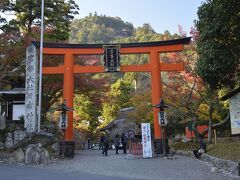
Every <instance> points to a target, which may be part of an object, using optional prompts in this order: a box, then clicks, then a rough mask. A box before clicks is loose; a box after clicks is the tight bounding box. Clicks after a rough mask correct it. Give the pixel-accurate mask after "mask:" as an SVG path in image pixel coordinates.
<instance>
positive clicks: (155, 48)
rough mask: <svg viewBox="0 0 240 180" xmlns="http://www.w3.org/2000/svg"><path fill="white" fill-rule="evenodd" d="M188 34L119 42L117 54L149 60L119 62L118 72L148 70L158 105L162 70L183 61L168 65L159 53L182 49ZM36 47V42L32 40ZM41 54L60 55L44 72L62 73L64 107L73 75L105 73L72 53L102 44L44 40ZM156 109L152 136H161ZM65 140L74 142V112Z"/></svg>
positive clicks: (93, 51) (95, 51)
mask: <svg viewBox="0 0 240 180" xmlns="http://www.w3.org/2000/svg"><path fill="white" fill-rule="evenodd" d="M190 39H191V38H190V37H188V38H182V39H175V40H168V41H157V42H144V43H123V44H119V45H120V47H121V48H120V54H149V55H150V63H148V64H142V65H122V66H121V68H120V71H121V72H150V73H151V82H152V83H151V84H152V104H153V105H155V104H158V103H159V100H160V97H161V96H162V86H161V71H182V70H184V66H183V63H176V64H167V63H162V62H161V61H160V57H159V53H166V52H177V51H182V50H183V47H184V46H183V45H185V44H189V43H190ZM34 44H35V46H39V43H34ZM43 54H45V55H63V56H64V65H60V66H57V67H43V71H42V73H43V74H63V76H64V80H63V98H64V99H66V100H67V106H68V107H71V108H73V94H74V74H78V73H104V72H105V71H104V67H103V66H80V65H75V64H74V55H102V54H103V44H56V43H44V45H43ZM158 112H159V109H157V108H153V114H154V137H155V139H161V138H162V133H161V129H160V126H159V124H158ZM65 141H66V142H69V143H70V142H73V112H71V111H69V112H68V127H67V129H66V133H65Z"/></svg>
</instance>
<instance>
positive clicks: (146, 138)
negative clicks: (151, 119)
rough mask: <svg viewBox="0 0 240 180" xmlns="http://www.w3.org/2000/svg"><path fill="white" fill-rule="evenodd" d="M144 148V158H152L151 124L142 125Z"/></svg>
mask: <svg viewBox="0 0 240 180" xmlns="http://www.w3.org/2000/svg"><path fill="white" fill-rule="evenodd" d="M141 127H142V146H143V157H144V158H146V157H152V142H151V128H150V123H142V124H141Z"/></svg>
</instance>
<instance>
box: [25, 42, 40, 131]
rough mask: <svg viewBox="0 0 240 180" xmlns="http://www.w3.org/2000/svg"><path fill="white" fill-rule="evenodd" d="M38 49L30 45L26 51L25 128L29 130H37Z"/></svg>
mask: <svg viewBox="0 0 240 180" xmlns="http://www.w3.org/2000/svg"><path fill="white" fill-rule="evenodd" d="M37 67H38V66H37V50H36V47H35V46H34V45H30V46H29V47H28V48H27V52H26V83H25V84H26V86H25V117H24V128H26V130H27V131H28V132H36V130H37V82H38V68H37Z"/></svg>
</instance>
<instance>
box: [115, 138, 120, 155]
mask: <svg viewBox="0 0 240 180" xmlns="http://www.w3.org/2000/svg"><path fill="white" fill-rule="evenodd" d="M119 141H120V139H119V135H118V134H117V135H116V136H115V138H114V146H115V150H116V154H118V149H119Z"/></svg>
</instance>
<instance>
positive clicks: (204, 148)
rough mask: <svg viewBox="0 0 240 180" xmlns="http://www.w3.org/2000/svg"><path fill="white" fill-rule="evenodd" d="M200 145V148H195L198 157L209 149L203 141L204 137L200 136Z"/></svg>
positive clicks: (195, 154) (194, 151)
mask: <svg viewBox="0 0 240 180" xmlns="http://www.w3.org/2000/svg"><path fill="white" fill-rule="evenodd" d="M198 141H199V145H200V147H199V148H198V149H195V150H193V154H194V156H195V157H196V158H198V159H200V158H201V155H202V154H203V153H206V150H207V144H206V142H204V141H203V139H202V138H201V137H200V138H199V139H198Z"/></svg>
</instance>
